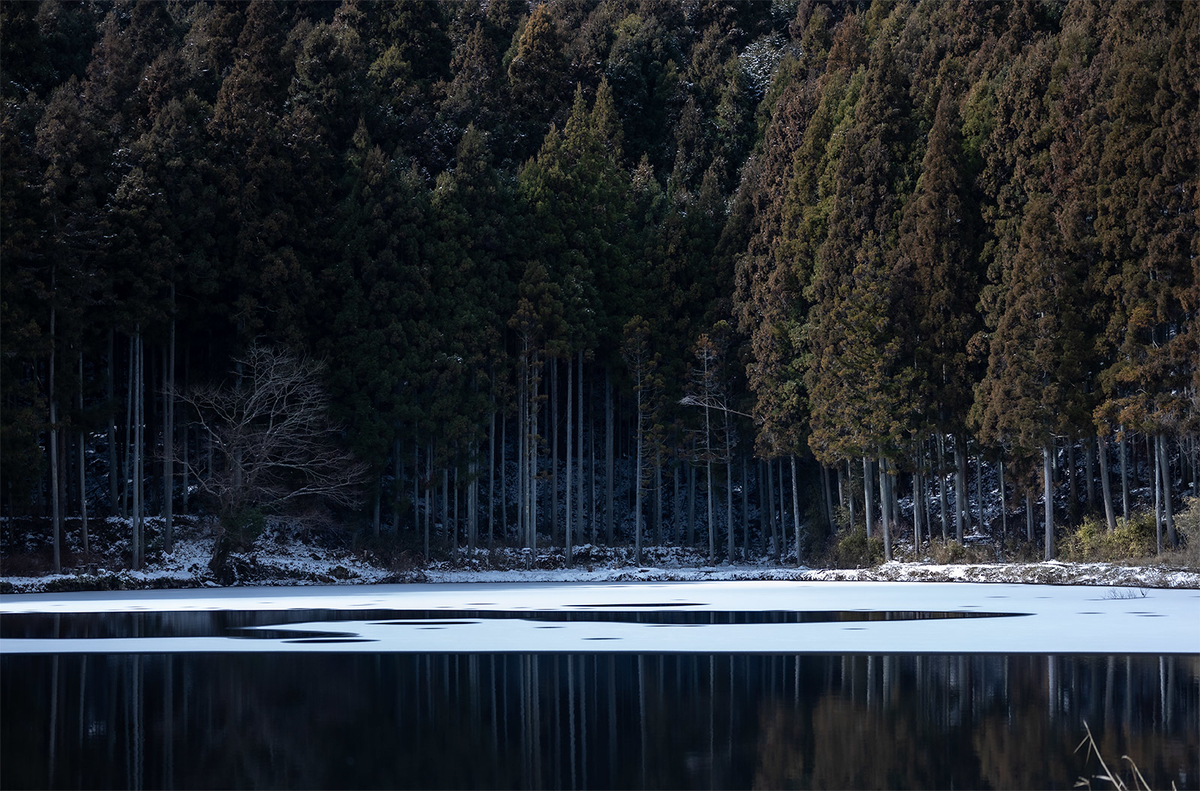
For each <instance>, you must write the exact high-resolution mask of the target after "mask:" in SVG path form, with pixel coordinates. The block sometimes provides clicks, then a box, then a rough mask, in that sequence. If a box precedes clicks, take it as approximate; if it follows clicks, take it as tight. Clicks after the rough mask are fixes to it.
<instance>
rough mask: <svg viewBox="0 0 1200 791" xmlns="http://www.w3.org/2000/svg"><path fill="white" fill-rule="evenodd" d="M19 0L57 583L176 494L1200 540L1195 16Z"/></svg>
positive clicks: (253, 521)
mask: <svg viewBox="0 0 1200 791" xmlns="http://www.w3.org/2000/svg"><path fill="white" fill-rule="evenodd" d="M0 14H2V16H0V25H2V27H0V44H2V51H0V57H2V59H0V64H2V69H3V73H2V78H0V92H2V98H3V118H2V122H3V125H2V129H0V133H2V136H0V145H2V149H0V153H2V156H3V163H2V164H3V168H2V178H3V184H2V196H0V197H2V205H0V223H2V227H0V244H2V248H0V255H2V266H3V278H2V289H3V293H2V298H3V306H2V307H3V310H2V311H0V313H2V322H3V324H2V327H0V332H2V344H3V353H2V355H0V365H2V366H3V367H2V371H0V376H2V388H3V390H2V404H0V408H2V412H3V414H2V424H3V425H2V430H3V435H2V438H3V443H2V444H3V447H2V452H3V457H2V459H0V464H2V469H3V484H2V487H0V488H2V490H0V508H2V510H3V514H4V516H5V517H6V518H7V519H8V520H9V522H10V523H15V522H19V523H21V524H23V525H25V526H26V527H25V528H24V529H27V530H30V531H34V532H39V531H40V532H42V533H44V534H45V535H53V545H54V563H55V566H56V567H58V566H61V565H64V564H68V563H69V562H70V561H71V558H69V557H68V554H69V553H68V550H67V548H66V544H65V543H64V541H63V538H62V536H63V535H64V531H66V530H69V531H70V532H71V533H72V535H74V536H75V537H76V540H75V541H74V542H73V546H76V547H77V549H76V551H78V547H80V546H81V547H82V551H83V553H84V554H85V555H86V553H87V552H88V551H89V537H88V525H89V519H90V520H92V523H93V524H95V522H96V520H99V519H104V518H106V517H110V516H118V517H122V518H125V519H128V520H129V521H128V525H129V528H128V530H129V531H130V542H131V543H130V546H131V550H130V556H129V558H128V560H129V563H130V564H131V565H132V566H133V567H138V566H139V565H140V564H141V563H143V562H144V559H145V557H146V554H147V552H153V551H162V550H169V549H170V547H171V543H172V524H173V520H174V519H175V517H176V516H177V515H179V514H182V513H189V514H195V513H202V514H208V515H212V516H214V517H216V518H217V519H219V523H220V524H221V525H222V529H223V530H224V531H225V532H224V535H225V536H226V537H227V538H229V539H230V540H229V541H228V542H226V544H227V545H229V546H233V545H236V543H237V541H238V540H243V541H244V540H246V539H247V537H248V536H252V535H253V534H254V533H255V532H256V531H257V530H258V529H260V528H261V526H262V525H263V524H264V523H265V522H267V521H270V520H276V521H280V522H284V523H287V522H295V523H297V524H299V523H314V522H324V523H328V524H335V525H339V526H341V529H344V530H348V531H355V532H356V533H357V534H358V535H360V536H362V537H363V540H369V541H377V542H383V543H386V542H393V544H394V545H403V546H406V547H411V548H413V549H414V551H416V552H418V553H420V554H421V555H423V556H425V557H429V556H444V555H445V554H447V553H450V552H455V551H458V550H459V549H460V548H467V549H475V548H477V547H489V546H493V545H496V544H502V545H505V546H526V547H530V546H534V545H537V544H540V545H544V544H546V543H547V542H549V543H552V544H555V545H559V546H562V547H564V550H565V552H566V556H567V558H568V561H569V559H570V557H571V551H572V547H574V546H577V545H580V544H583V543H599V544H605V543H607V544H614V543H615V544H621V545H628V546H632V547H633V548H634V550H635V552H636V553H637V554H638V557H639V559H640V553H641V550H642V548H643V547H645V546H648V545H662V544H667V545H690V546H694V547H700V548H701V550H702V551H704V552H706V553H707V554H708V556H709V557H710V558H712V559H715V560H721V559H724V558H731V559H741V558H744V557H755V558H757V557H763V556H764V555H766V556H772V555H773V557H774V558H775V559H776V560H780V559H781V558H787V557H794V558H795V559H797V560H799V561H801V562H808V561H809V559H810V558H812V557H814V556H815V553H818V552H820V551H822V550H823V548H825V547H826V546H828V545H829V544H830V543H831V537H833V536H837V535H848V534H849V533H850V532H851V531H852V530H853V526H854V525H858V527H859V529H860V530H861V529H862V528H863V527H865V528H866V534H867V536H869V537H870V538H871V540H879V541H881V542H882V552H883V553H884V554H885V555H886V556H888V557H890V555H891V552H892V542H893V541H895V540H897V538H898V537H900V536H904V537H905V540H912V539H913V538H915V539H916V540H917V541H918V542H921V541H930V540H937V541H945V540H954V539H957V540H959V541H961V540H962V539H963V537H964V535H971V534H979V533H983V534H988V535H990V536H992V537H994V538H996V539H997V540H998V541H1006V542H1008V545H1009V546H1024V547H1026V548H1027V549H1028V550H1029V551H1030V552H1035V553H1037V554H1039V555H1041V554H1042V553H1043V552H1044V553H1045V556H1046V557H1051V556H1052V555H1053V552H1054V546H1055V530H1056V529H1057V530H1058V531H1059V533H1058V534H1059V536H1060V537H1061V536H1062V535H1063V531H1066V530H1068V529H1069V528H1070V527H1071V526H1077V525H1079V524H1080V523H1081V522H1082V521H1083V520H1084V519H1085V518H1089V517H1090V518H1093V519H1095V520H1098V522H1099V523H1101V524H1106V525H1107V529H1109V530H1116V529H1118V528H1119V526H1120V525H1123V524H1125V523H1127V522H1128V521H1129V520H1130V519H1133V518H1134V516H1135V515H1136V514H1137V513H1138V512H1139V511H1142V512H1144V511H1147V510H1148V511H1149V512H1150V513H1152V514H1153V515H1154V517H1153V523H1152V528H1151V529H1152V530H1153V529H1154V528H1153V525H1156V526H1157V530H1156V531H1155V534H1156V540H1157V541H1158V543H1159V544H1160V545H1161V546H1163V547H1169V546H1170V545H1171V544H1173V543H1174V542H1175V541H1176V539H1177V536H1176V531H1175V522H1174V515H1175V514H1176V513H1177V512H1178V509H1180V508H1181V507H1183V504H1184V498H1185V497H1186V496H1187V495H1189V493H1190V494H1191V495H1194V494H1195V492H1196V476H1197V472H1196V470H1197V461H1198V458H1200V448H1198V446H1197V438H1198V436H1200V423H1198V415H1200V409H1198V401H1197V393H1198V392H1200V368H1198V366H1197V364H1196V362H1197V359H1198V358H1200V323H1198V322H1197V321H1196V313H1197V309H1198V307H1200V286H1198V280H1200V276H1198V273H1200V241H1198V236H1197V233H1196V229H1197V225H1198V217H1200V215H1198V211H1200V175H1198V168H1200V135H1198V134H1197V129H1198V128H1200V114H1198V113H1200V111H1198V106H1200V105H1198V96H1197V91H1198V87H1197V86H1198V85H1200V33H1198V31H1200V3H1197V2H1193V1H1188V2H1167V1H1165V0H1144V1H1143V0H1137V1H1136V2H1103V3H1102V2H1092V1H1089V0H1080V1H1078V2H1077V1H1076V0H1066V1H1062V0H1018V1H1017V2H1011V3H1010V2H994V3H993V2H947V1H945V0H933V1H925V0H923V1H921V2H865V1H860V2H814V1H813V0H800V2H794V0H793V1H791V2H789V0H774V1H773V2H754V3H750V2H728V1H722V0H687V1H686V2H668V1H661V0H600V2H580V1H579V0H549V2H545V3H531V2H526V0H491V2H481V1H480V0H462V1H461V2H453V1H450V0H447V2H440V3H438V2H380V3H372V2H365V1H363V0H344V1H343V2H251V3H243V2H180V1H178V0H172V1H171V2H159V1H158V0H153V1H151V0H140V1H137V2H103V1H101V0H96V1H95V2H56V1H52V0H44V1H43V2H8V3H4V4H3V5H2V6H0ZM864 484H865V485H864ZM147 515H155V516H162V517H163V520H164V521H163V524H164V525H165V527H164V529H163V530H162V531H161V533H157V534H156V535H155V536H154V537H153V542H152V543H151V542H150V539H149V538H148V537H147V534H146V533H145V532H144V531H145V528H144V524H143V523H144V519H145V518H146V516H147Z"/></svg>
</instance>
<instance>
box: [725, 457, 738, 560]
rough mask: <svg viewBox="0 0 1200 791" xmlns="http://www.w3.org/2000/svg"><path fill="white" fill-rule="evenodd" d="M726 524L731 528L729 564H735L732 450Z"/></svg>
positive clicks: (727, 472) (727, 469)
mask: <svg viewBox="0 0 1200 791" xmlns="http://www.w3.org/2000/svg"><path fill="white" fill-rule="evenodd" d="M725 524H726V526H727V527H728V529H729V536H728V544H729V564H730V565H733V562H734V560H735V558H734V548H733V534H734V532H736V531H735V530H734V527H733V453H732V452H731V453H730V454H729V455H728V456H727V457H726V459H725Z"/></svg>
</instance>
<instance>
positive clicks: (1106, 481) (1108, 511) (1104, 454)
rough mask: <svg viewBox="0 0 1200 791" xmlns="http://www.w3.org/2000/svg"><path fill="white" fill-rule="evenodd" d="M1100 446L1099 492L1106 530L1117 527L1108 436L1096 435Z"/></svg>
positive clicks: (1112, 529) (1110, 530)
mask: <svg viewBox="0 0 1200 791" xmlns="http://www.w3.org/2000/svg"><path fill="white" fill-rule="evenodd" d="M1097 445H1098V446H1099V448H1100V493H1101V494H1102V495H1103V496H1104V518H1105V520H1107V522H1108V531H1109V532H1110V533H1111V532H1112V531H1114V530H1116V529H1117V515H1116V514H1115V513H1114V512H1113V501H1112V483H1111V481H1110V478H1109V471H1108V438H1107V437H1098V438H1097Z"/></svg>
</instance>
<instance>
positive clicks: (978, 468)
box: [975, 448, 987, 533]
mask: <svg viewBox="0 0 1200 791" xmlns="http://www.w3.org/2000/svg"><path fill="white" fill-rule="evenodd" d="M975 499H976V500H978V501H979V532H980V533H984V532H986V531H987V525H986V524H984V518H983V448H980V449H979V452H978V453H976V454H975Z"/></svg>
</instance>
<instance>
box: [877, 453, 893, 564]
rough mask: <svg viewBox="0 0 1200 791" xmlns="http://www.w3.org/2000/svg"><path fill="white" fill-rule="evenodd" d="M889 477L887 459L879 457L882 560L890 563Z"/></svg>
mask: <svg viewBox="0 0 1200 791" xmlns="http://www.w3.org/2000/svg"><path fill="white" fill-rule="evenodd" d="M890 485H891V475H889V474H888V463H887V459H886V458H884V457H883V456H882V455H880V457H879V496H880V499H882V500H883V504H882V505H883V507H882V508H880V509H879V510H880V513H881V515H882V516H883V519H882V523H883V559H884V561H885V562H886V561H891V559H892V526H891V513H890V512H891V510H892V509H891V500H892V498H891V491H890V488H889V487H890Z"/></svg>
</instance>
